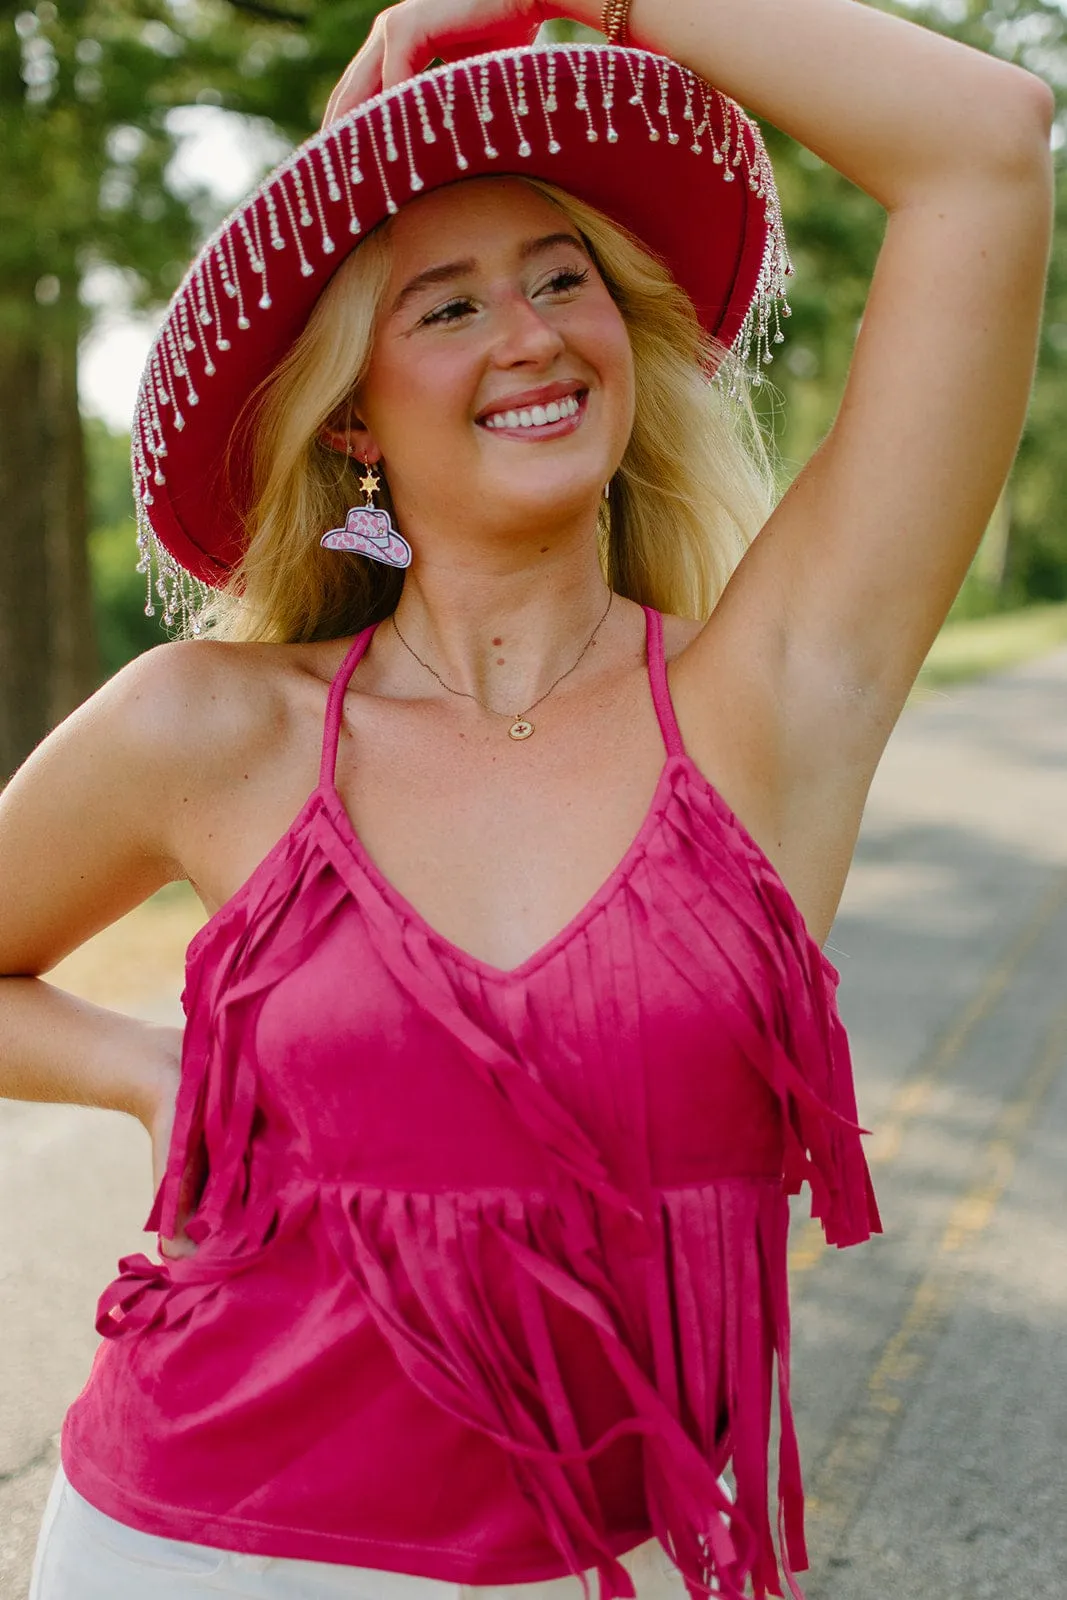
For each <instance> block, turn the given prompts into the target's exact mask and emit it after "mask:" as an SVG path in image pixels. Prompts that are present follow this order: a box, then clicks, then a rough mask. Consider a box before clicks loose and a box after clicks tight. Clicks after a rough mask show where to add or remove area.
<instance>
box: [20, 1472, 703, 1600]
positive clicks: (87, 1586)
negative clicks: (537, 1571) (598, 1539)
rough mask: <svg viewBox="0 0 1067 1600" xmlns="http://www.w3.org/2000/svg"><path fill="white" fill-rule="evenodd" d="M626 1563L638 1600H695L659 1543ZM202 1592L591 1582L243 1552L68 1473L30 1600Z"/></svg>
mask: <svg viewBox="0 0 1067 1600" xmlns="http://www.w3.org/2000/svg"><path fill="white" fill-rule="evenodd" d="M621 1559H622V1564H623V1566H625V1567H626V1568H627V1569H628V1570H629V1572H630V1573H631V1575H632V1577H633V1580H634V1585H635V1587H636V1589H637V1594H638V1600H685V1585H684V1583H683V1581H682V1578H681V1575H680V1574H679V1572H678V1571H677V1569H676V1568H675V1567H674V1566H672V1564H671V1563H670V1561H669V1560H668V1559H667V1556H666V1554H665V1553H664V1551H663V1548H662V1546H661V1545H660V1544H659V1543H658V1541H657V1540H655V1539H650V1540H649V1541H648V1542H647V1543H646V1544H642V1545H639V1546H638V1547H637V1549H635V1550H631V1551H629V1553H628V1554H627V1555H624V1556H623V1557H622V1558H621ZM592 1593H594V1594H595V1593H596V1588H595V1585H594V1586H593V1587H592ZM201 1595H222V1596H228V1597H229V1600H342V1597H343V1600H468V1597H470V1600H582V1585H581V1582H580V1580H579V1579H578V1578H574V1577H569V1578H553V1579H551V1580H549V1581H547V1582H544V1583H517V1584H507V1585H503V1586H491V1587H484V1586H478V1587H469V1586H466V1585H464V1584H458V1583H445V1582H442V1581H440V1580H439V1579H437V1578H417V1577H409V1576H407V1575H406V1574H405V1573H401V1572H382V1571H379V1570H377V1569H375V1568H371V1567H350V1566H343V1565H340V1564H338V1563H335V1562H332V1561H294V1560H290V1559H288V1558H283V1557H274V1556H251V1555H242V1554H240V1553H239V1552H237V1551H235V1550H216V1549H215V1548H214V1547H213V1546H211V1545H206V1544H190V1543H188V1542H186V1541H185V1540H183V1539H163V1538H160V1537H159V1536H158V1535H157V1534H154V1533H141V1532H140V1531H139V1530H138V1529H137V1528H130V1527H127V1525H126V1524H125V1523H124V1522H116V1521H115V1520H114V1518H113V1517H109V1516H106V1515H105V1514H104V1512H102V1511H98V1510H97V1509H96V1507H95V1506H92V1505H90V1504H89V1502H88V1501H87V1500H84V1499H83V1498H82V1496H81V1495H80V1494H79V1493H78V1492H77V1490H76V1489H74V1488H72V1487H71V1485H70V1483H69V1482H68V1481H67V1477H66V1474H65V1473H64V1471H63V1468H62V1467H60V1468H59V1470H58V1471H57V1473H56V1476H55V1479H54V1480H53V1483H52V1488H51V1492H50V1493H49V1496H48V1503H47V1505H46V1507H45V1513H44V1518H43V1520H42V1523H41V1532H40V1536H39V1538H38V1541H37V1554H36V1557H35V1559H34V1563H33V1577H32V1578H31V1580H30V1593H29V1600H197V1597H198V1596H201Z"/></svg>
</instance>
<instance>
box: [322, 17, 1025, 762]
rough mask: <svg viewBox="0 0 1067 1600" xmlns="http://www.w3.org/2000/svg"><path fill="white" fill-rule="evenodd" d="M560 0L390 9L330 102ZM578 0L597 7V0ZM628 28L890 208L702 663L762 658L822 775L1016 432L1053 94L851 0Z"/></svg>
mask: <svg viewBox="0 0 1067 1600" xmlns="http://www.w3.org/2000/svg"><path fill="white" fill-rule="evenodd" d="M562 9H564V8H563V7H562V6H559V7H557V6H556V5H555V3H554V0H552V3H549V4H541V3H535V4H532V5H530V4H527V3H525V0H510V3H507V4H504V3H502V0H404V3H402V4H401V5H398V6H395V7H392V8H391V9H390V10H388V11H385V12H384V13H382V14H381V15H380V16H379V18H378V20H377V22H376V23H375V26H374V29H373V30H372V32H371V35H370V37H369V39H368V41H367V44H366V45H365V47H364V48H363V50H361V51H360V53H359V54H358V55H357V56H356V58H355V60H354V61H353V63H352V65H351V67H350V68H349V70H348V73H347V74H346V75H345V78H344V79H342V81H341V83H340V84H339V85H338V88H337V90H336V91H335V92H334V95H333V97H332V99H331V102H330V107H329V110H328V113H327V116H328V117H332V116H336V115H339V114H340V113H342V112H343V111H344V110H345V109H346V107H347V106H349V105H351V104H353V103H355V102H357V101H358V100H360V99H361V98H363V97H364V96H365V95H367V94H370V93H373V92H374V91H375V90H376V89H377V88H379V87H380V86H381V85H382V84H383V83H384V84H385V85H386V86H388V85H389V84H392V83H395V82H397V81H399V80H401V79H403V78H404V77H406V76H408V75H409V74H410V73H411V72H412V71H413V70H416V69H418V68H419V67H421V66H424V65H425V64H426V62H427V61H428V60H429V59H430V58H431V57H432V56H433V55H435V54H441V55H444V56H445V57H446V58H450V57H452V56H454V55H456V54H464V53H468V54H469V53H471V52H472V50H473V49H475V48H482V49H485V48H491V47H493V46H496V45H502V44H519V43H521V42H524V41H525V40H527V39H529V38H531V37H532V36H533V33H534V31H535V29H536V24H537V23H538V22H539V21H540V20H541V19H542V18H543V17H544V16H546V15H550V14H552V13H553V12H554V11H557V12H558V10H562ZM565 9H566V12H567V14H568V15H570V16H573V17H575V18H577V19H578V20H580V21H583V22H586V23H589V24H591V25H592V26H594V27H598V26H599V15H600V13H599V5H598V0H566V6H565ZM630 38H631V41H632V42H633V43H635V44H637V45H640V46H644V47H646V48H649V49H652V50H655V51H659V52H662V53H664V54H666V55H669V56H672V57H674V58H675V59H677V60H679V61H682V62H684V63H685V64H686V65H688V66H689V67H691V68H693V70H695V71H696V72H698V73H699V74H701V75H702V76H703V77H705V78H707V79H709V80H710V81H711V82H713V83H714V84H715V85H716V86H717V87H718V88H720V89H722V90H724V91H725V92H726V93H727V94H729V95H731V96H732V97H733V98H734V99H735V100H737V101H738V102H740V103H741V104H742V105H743V106H745V107H747V108H748V109H749V110H751V111H754V112H756V113H757V114H758V115H759V116H761V117H764V118H766V119H767V120H768V121H770V122H772V123H774V124H776V125H777V126H778V127H779V128H781V129H783V130H784V131H785V132H786V133H788V134H790V135H792V136H793V137H794V138H795V139H797V140H799V141H800V142H801V143H802V144H804V145H806V146H807V147H808V148H809V149H811V150H813V151H815V152H816V153H817V154H818V155H819V156H821V157H822V158H823V159H824V160H826V161H827V162H829V163H830V164H831V165H832V166H834V167H836V168H837V170H838V171H839V172H842V173H843V174H845V176H846V177H848V178H850V179H851V180H852V181H853V182H854V183H856V184H857V185H858V186H859V187H860V188H862V189H864V190H865V191H866V192H867V193H868V194H869V195H871V196H873V198H874V199H876V200H877V201H879V202H880V203H881V204H882V205H883V206H884V207H885V208H886V211H887V212H888V222H887V228H886V233H885V239H884V244H883V247H882V251H881V254H880V256H879V259H878V263H877V270H876V272H875V275H874V280H873V283H872V286H871V292H870V298H869V302H868V305H867V310H866V315H865V317H864V320H863V325H862V329H861V332H860V334H859V338H858V340H857V343H856V347H855V354H854V358H853V362H852V367H851V371H850V375H849V379H848V384H847V388H846V390H845V394H844V398H843V402H842V405H841V408H840V412H839V414H838V416H837V419H836V421H835V423H834V425H833V427H832V429H831V430H830V432H829V434H828V436H827V437H826V439H825V440H824V441H823V443H822V445H821V447H820V448H819V450H818V451H817V452H816V453H815V455H814V456H813V458H812V459H811V461H810V462H809V463H808V464H807V466H806V467H805V468H804V470H803V471H802V472H801V473H800V474H799V476H798V477H797V479H796V480H795V482H794V484H793V486H792V488H791V490H790V492H789V493H788V494H787V495H786V496H785V498H784V499H783V501H782V503H781V505H780V506H779V507H778V508H777V510H776V512H775V514H774V515H773V516H772V518H771V519H770V521H769V522H768V524H767V526H766V527H765V529H764V530H763V532H762V533H761V534H760V536H759V537H758V538H757V539H756V541H755V543H754V545H753V547H752V549H751V550H750V552H749V553H748V555H747V556H746V558H745V560H744V561H743V562H742V563H741V566H740V568H739V569H738V572H737V573H736V574H735V576H734V579H733V581H732V583H731V584H730V585H729V587H728V589H727V591H726V595H725V596H724V598H723V600H722V601H721V602H720V606H719V609H718V611H717V613H716V616H715V618H714V619H713V626H711V627H709V628H707V629H705V630H704V633H703V634H702V635H701V636H699V637H698V639H697V640H696V641H695V642H694V644H693V645H691V646H690V648H689V650H687V652H686V660H685V666H684V672H685V673H686V674H688V677H689V684H690V688H691V689H693V688H695V689H697V690H699V683H700V679H701V674H702V672H703V673H704V674H705V676H706V683H707V685H708V689H709V697H710V688H711V685H712V684H713V683H721V681H722V670H723V665H724V661H725V663H726V664H727V666H729V664H730V663H731V662H733V664H734V665H735V667H736V668H738V669H740V668H742V667H743V668H744V671H745V674H746V676H747V677H748V678H750V679H751V678H753V677H754V676H755V675H756V674H759V675H761V676H762V678H763V679H764V682H763V686H762V690H761V691H759V692H762V694H763V696H764V699H765V702H766V704H767V705H768V706H770V707H773V708H774V709H773V716H774V717H776V718H778V719H779V721H780V732H781V740H782V749H781V751H780V752H779V753H780V756H781V762H782V770H783V788H784V789H785V790H786V791H788V789H789V787H790V782H789V777H788V774H789V771H790V770H791V769H792V770H793V771H794V772H795V774H796V775H797V783H798V785H799V784H801V782H802V779H801V777H800V774H801V773H802V769H803V766H804V764H805V763H806V762H808V761H810V758H811V752H812V751H813V750H814V749H815V748H816V747H818V749H819V751H820V761H821V762H822V764H823V768H824V772H825V770H826V769H827V768H830V767H832V766H833V765H834V762H835V756H836V759H838V761H839V763H846V762H847V763H849V764H851V765H852V766H853V767H866V768H868V769H870V770H873V766H874V764H875V763H876V761H877V758H878V756H879V754H880V753H881V748H882V746H883V744H884V741H885V738H886V737H887V735H888V732H889V730H890V728H891V727H892V725H893V722H894V721H895V719H896V716H897V714H898V713H899V710H900V707H901V706H902V704H903V702H904V699H905V697H906V695H907V691H908V689H909V687H910V685H911V684H912V682H913V681H914V678H915V675H916V673H917V672H918V669H919V667H920V665H921V664H922V661H923V659H924V657H925V655H926V652H927V650H928V649H929V646H930V644H931V642H932V641H933V639H934V637H935V635H936V633H937V631H938V628H939V627H940V625H941V623H942V621H943V620H944V617H945V615H946V613H947V611H948V609H949V606H950V605H951V603H952V600H953V598H954V596H955V594H956V592H957V590H958V588H959V586H960V583H961V582H962V580H963V577H964V575H965V573H966V570H967V567H968V565H969V563H970V561H971V558H972V556H973V554H974V551H975V549H976V547H977V545H978V542H979V540H980V538H981V536H982V533H983V531H984V529H985V526H986V523H987V521H988V518H989V516H990V513H991V512H992V509H993V506H994V504H995V502H996V500H997V496H998V494H999V492H1000V490H1001V488H1002V486H1003V483H1004V480H1005V478H1006V476H1007V473H1008V469H1009V467H1010V465H1011V461H1012V458H1013V455H1014V453H1015V449H1016V447H1017V444H1018V439H1019V435H1020V432H1021V429H1022V424H1023V419H1024V416H1025V411H1026V406H1027V401H1028V397H1029V391H1030V384H1031V380H1032V375H1033V366H1034V359H1035V350H1036V342H1037V334H1038V326H1039V320H1040V313H1041V304H1042V298H1043V289H1044V280H1045V272H1046V267H1047V258H1048V249H1049V240H1050V231H1051V209H1052V205H1051V195H1052V184H1051V163H1050V156H1049V129H1050V123H1051V117H1052V112H1053V97H1052V94H1051V92H1050V90H1049V89H1048V87H1047V86H1046V85H1045V84H1044V83H1043V82H1042V81H1041V80H1040V79H1038V78H1036V77H1034V76H1033V75H1032V74H1030V73H1027V72H1025V71H1023V70H1022V69H1020V68H1017V67H1015V66H1012V65H1011V64H1009V63H1007V62H1004V61H1001V60H998V59H996V58H994V57H992V56H988V55H984V54H983V53H981V52H980V51H977V50H973V49H970V48H968V47H967V46H964V45H961V44H957V43H955V42H953V41H951V40H949V39H946V38H944V37H942V36H941V35H939V34H936V33H934V32H932V31H930V30H928V29H924V28H922V27H919V26H917V25H916V24H913V23H910V22H906V21H904V20H902V19H900V18H898V17H895V16H891V15H888V14H887V13H884V12H880V11H878V10H876V9H874V8H873V7H869V6H866V5H862V4H859V3H856V0H633V6H632V9H631V12H630ZM731 641H732V643H731ZM688 698H689V699H690V700H691V701H692V700H697V699H699V693H697V694H693V693H690V695H689V696H688ZM709 714H710V713H709Z"/></svg>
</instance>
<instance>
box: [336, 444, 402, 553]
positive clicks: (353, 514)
mask: <svg viewBox="0 0 1067 1600" xmlns="http://www.w3.org/2000/svg"><path fill="white" fill-rule="evenodd" d="M363 467H364V474H363V477H362V478H360V480H359V486H360V488H361V489H362V490H363V494H364V497H365V498H364V502H363V504H362V505H361V506H353V507H352V509H351V511H350V512H349V513H348V516H347V517H346V518H345V525H344V527H343V528H331V529H330V531H329V533H324V534H323V536H322V540H321V543H322V544H323V545H324V546H325V548H326V549H327V550H346V551H354V552H355V553H356V554H357V555H361V556H369V557H370V559H371V560H372V561H380V562H381V563H382V565H383V566H386V567H410V565H411V546H410V545H409V544H408V542H407V540H406V539H405V538H404V536H403V534H402V533H398V532H397V530H396V528H394V527H393V523H392V520H391V518H390V516H389V513H388V511H384V510H383V509H382V507H381V506H376V505H375V504H374V495H375V491H376V490H377V489H378V487H379V483H380V480H379V477H378V474H377V472H376V471H375V470H374V467H373V466H372V464H371V463H370V462H369V461H364V463H363Z"/></svg>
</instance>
